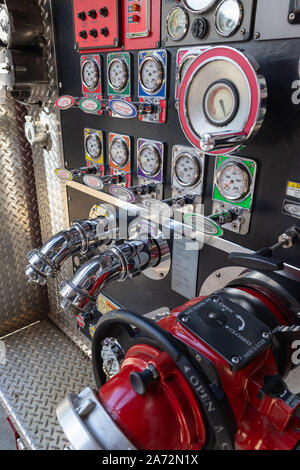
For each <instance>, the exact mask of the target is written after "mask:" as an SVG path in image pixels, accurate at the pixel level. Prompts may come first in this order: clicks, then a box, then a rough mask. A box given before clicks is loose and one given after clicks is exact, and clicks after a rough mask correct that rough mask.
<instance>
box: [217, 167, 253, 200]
mask: <svg viewBox="0 0 300 470" xmlns="http://www.w3.org/2000/svg"><path fill="white" fill-rule="evenodd" d="M228 166H236V167H238V168H239V169H240V170H242V172H243V180H244V186H245V188H247V189H245V191H244V192H243V193H242V195H241V196H239V197H238V198H236V197H228V196H225V195H224V193H223V190H222V188H221V186H220V178H221V174H222V173H223V172H224V170H225V169H226V167H228ZM251 185H252V175H251V173H250V171H249V169H248V167H247V166H246V165H244V164H243V163H241V162H238V161H236V160H230V161H226V162H224V163H223V164H221V165H220V166H219V168H218V170H217V172H216V186H217V188H218V191H219V193H220V194H221V196H222V198H223V199H225V200H226V201H230V202H235V203H240V202H242V201H244V200H245V199H247V197H248V196H249V194H250V193H251Z"/></svg>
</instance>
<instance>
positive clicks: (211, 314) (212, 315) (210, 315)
mask: <svg viewBox="0 0 300 470" xmlns="http://www.w3.org/2000/svg"><path fill="white" fill-rule="evenodd" d="M216 317H217V315H216V314H215V313H214V312H211V313H209V314H208V318H210V319H211V320H214V319H215V318H216Z"/></svg>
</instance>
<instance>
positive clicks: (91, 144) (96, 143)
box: [85, 133, 102, 161]
mask: <svg viewBox="0 0 300 470" xmlns="http://www.w3.org/2000/svg"><path fill="white" fill-rule="evenodd" d="M85 148H86V151H87V154H88V156H89V157H90V158H91V159H92V160H95V161H97V160H99V158H100V156H101V154H102V142H101V139H100V137H99V136H98V135H97V134H95V133H93V134H88V135H87V136H86V139H85Z"/></svg>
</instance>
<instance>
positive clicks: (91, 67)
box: [81, 59, 100, 90]
mask: <svg viewBox="0 0 300 470" xmlns="http://www.w3.org/2000/svg"><path fill="white" fill-rule="evenodd" d="M81 77H82V82H83V84H84V86H85V87H86V88H87V89H88V90H95V89H96V88H97V86H98V83H99V80H100V72H99V67H98V64H97V62H96V61H95V60H92V59H88V60H86V61H85V62H84V63H83V64H82V69H81Z"/></svg>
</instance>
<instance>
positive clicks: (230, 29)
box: [215, 0, 243, 36]
mask: <svg viewBox="0 0 300 470" xmlns="http://www.w3.org/2000/svg"><path fill="white" fill-rule="evenodd" d="M242 17H243V10H242V7H241V4H240V2H239V1H238V0H224V1H223V2H222V3H221V4H220V5H219V7H218V9H217V11H216V16H215V26H216V30H217V32H218V33H219V34H221V35H222V36H231V35H232V34H234V33H235V31H236V30H237V29H238V27H239V26H240V24H241V21H242Z"/></svg>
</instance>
